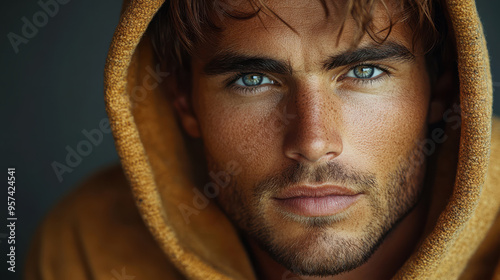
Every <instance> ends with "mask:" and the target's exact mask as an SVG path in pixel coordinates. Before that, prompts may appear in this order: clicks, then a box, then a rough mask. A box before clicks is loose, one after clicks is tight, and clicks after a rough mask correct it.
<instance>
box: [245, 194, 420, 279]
mask: <svg viewBox="0 0 500 280" xmlns="http://www.w3.org/2000/svg"><path fill="white" fill-rule="evenodd" d="M426 215H427V207H426V202H425V199H421V200H420V201H419V202H418V204H417V205H416V207H415V208H414V209H413V210H412V211H411V212H410V213H409V214H408V215H407V216H406V217H405V218H403V220H402V221H401V222H400V223H399V224H397V225H396V226H395V228H393V230H392V231H391V232H390V233H389V234H388V236H387V237H386V238H385V239H384V241H383V243H382V244H381V245H380V247H379V249H378V250H377V251H376V252H375V253H374V254H373V255H372V256H371V257H370V259H369V260H368V261H367V262H366V263H365V264H363V265H361V266H360V267H358V268H356V269H354V270H351V271H348V272H345V273H343V274H340V275H335V276H331V277H326V278H325V277H312V276H299V275H295V274H293V273H291V272H290V271H288V270H287V269H286V268H285V267H283V266H282V265H281V264H279V263H277V262H276V261H274V260H273V259H272V258H271V257H270V256H269V255H268V254H267V253H266V252H265V251H263V250H262V249H261V248H260V247H259V246H258V245H257V244H256V243H255V241H254V240H252V239H251V238H248V237H247V238H246V240H247V241H248V246H249V249H250V254H251V256H252V257H253V260H254V266H255V269H256V273H257V276H258V278H259V279H266V280H271V279H303V280H314V279H321V280H327V279H335V280H344V279H374V280H377V279H390V278H392V276H394V275H395V274H396V272H397V271H398V270H399V269H400V268H401V266H402V265H403V264H404V263H405V261H406V260H407V259H408V258H409V256H410V255H411V253H412V252H413V250H414V249H415V246H416V245H417V244H418V242H419V241H420V239H421V238H422V229H423V228H424V225H425V221H426Z"/></svg>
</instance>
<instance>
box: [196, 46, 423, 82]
mask: <svg viewBox="0 0 500 280" xmlns="http://www.w3.org/2000/svg"><path fill="white" fill-rule="evenodd" d="M383 59H392V60H402V61H412V60H414V59H415V56H414V55H413V54H412V53H411V52H410V51H409V50H408V49H407V48H406V47H405V46H403V45H401V44H398V43H394V42H389V43H385V44H383V45H369V46H367V47H363V48H360V49H356V50H354V51H346V52H344V53H341V54H337V55H333V56H330V57H329V58H327V59H326V60H325V61H323V63H322V67H323V70H331V69H334V68H337V67H341V66H345V65H350V64H356V63H361V62H364V61H374V60H383ZM203 72H204V73H205V74H206V75H222V74H227V73H236V72H267V73H274V74H282V75H286V74H288V75H291V74H292V72H293V68H292V66H291V65H290V63H289V62H288V61H284V60H279V59H273V58H268V57H261V56H253V55H246V54H239V53H235V52H232V51H226V52H224V51H223V52H221V53H219V54H217V55H215V56H214V57H212V58H211V59H210V61H209V62H208V63H207V64H205V66H204V67H203Z"/></svg>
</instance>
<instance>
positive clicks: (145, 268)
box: [26, 0, 500, 280]
mask: <svg viewBox="0 0 500 280" xmlns="http://www.w3.org/2000/svg"><path fill="white" fill-rule="evenodd" d="M162 4H163V1H152V0H150V1H147V0H139V1H130V2H127V3H125V4H124V8H123V11H122V16H121V19H120V22H119V24H118V27H117V29H116V32H115V35H114V37H113V41H112V44H111V47H110V51H109V55H108V59H107V63H106V69H105V91H106V96H105V99H106V105H107V112H108V115H109V119H110V123H111V125H112V130H113V135H114V138H115V143H116V148H117V151H118V154H119V156H120V159H121V163H122V169H123V173H122V169H121V168H114V169H110V170H107V171H105V172H103V173H101V174H99V175H97V176H95V177H93V178H92V179H90V180H88V181H87V182H86V183H84V184H83V185H82V186H81V187H79V188H78V189H77V190H76V191H75V192H73V193H72V194H71V195H69V196H67V197H66V198H65V199H64V200H63V201H62V202H61V203H59V204H58V205H57V206H56V207H55V208H54V209H52V211H51V213H50V215H48V216H47V217H46V219H45V220H44V222H43V224H42V225H41V227H40V228H39V229H38V232H37V234H36V238H35V239H34V241H33V244H32V246H31V250H30V253H29V258H28V261H27V267H26V279H28V280H35V279H44V280H49V279H113V278H115V279H120V278H119V276H120V275H130V276H136V279H184V278H187V279H255V275H254V272H253V269H252V265H251V262H250V260H249V258H248V256H247V252H246V251H245V248H244V247H243V245H242V244H241V242H240V241H239V239H238V236H237V233H236V231H235V229H234V227H233V226H232V225H231V223H230V222H229V220H228V219H227V218H226V217H225V215H224V214H223V213H222V212H221V211H220V210H219V208H218V207H217V206H216V205H215V204H214V203H209V204H208V206H207V207H205V208H204V209H202V210H200V211H199V213H198V214H195V215H192V216H191V217H190V218H191V219H190V222H189V223H186V221H185V220H184V219H183V217H182V215H181V212H180V211H179V207H180V206H181V205H183V204H185V205H192V204H193V199H194V193H193V188H194V186H195V182H194V179H193V178H194V177H195V175H196V174H195V171H193V170H195V169H196V164H197V163H196V162H194V161H192V160H190V158H189V156H188V153H187V151H188V150H189V149H191V147H188V146H187V145H186V141H184V139H183V132H182V131H181V129H180V127H179V125H178V123H177V122H176V118H175V116H174V113H173V110H172V108H171V105H170V103H169V102H168V100H167V99H166V95H165V94H163V93H162V87H161V86H160V82H161V81H162V80H163V79H165V78H166V76H167V74H166V73H161V71H157V70H156V69H157V62H156V61H155V57H154V55H153V53H152V47H151V45H150V43H149V40H147V38H146V39H144V37H143V34H144V32H145V30H146V28H147V26H148V24H149V22H150V20H151V19H152V17H153V16H154V14H155V12H156V11H157V10H158V9H159V8H160V7H161V5H162ZM446 5H447V7H446V8H447V10H448V13H449V15H450V18H451V25H452V27H453V30H455V39H456V42H457V52H458V67H459V78H460V106H461V120H462V125H461V128H460V130H459V131H454V132H453V131H450V135H451V134H453V133H456V134H457V137H459V142H458V141H457V144H459V147H458V148H459V152H458V155H456V151H455V150H454V149H453V148H452V147H450V148H448V149H446V148H444V151H443V152H442V155H440V158H439V159H438V160H437V162H438V163H439V164H438V168H437V171H436V173H437V179H436V183H435V187H434V188H433V190H434V195H433V197H434V198H435V199H434V200H433V201H432V204H431V208H430V209H431V213H430V216H429V217H431V218H429V221H428V224H427V226H426V229H428V230H427V233H428V234H427V235H426V236H425V238H424V239H423V240H422V242H421V243H420V245H419V246H418V248H417V249H416V250H415V252H414V254H413V255H412V256H411V257H410V258H409V259H408V260H407V261H406V263H405V264H404V266H403V267H402V268H401V269H400V271H399V272H398V273H397V275H396V276H395V279H403V278H405V279H406V278H407V279H499V278H500V253H499V252H500V237H499V236H500V218H499V209H500V188H499V187H498V185H499V184H500V121H498V120H494V121H492V118H491V106H492V83H491V75H490V69H489V58H488V53H487V50H486V44H485V41H484V35H483V31H482V26H481V23H480V21H479V18H478V16H477V11H476V7H475V4H474V1H471V0H462V1H451V0H450V1H447V2H446ZM155 72H156V74H155ZM155 81H156V82H155ZM144 92H145V93H146V94H142V93H144ZM452 153H455V157H457V159H458V163H457V164H456V166H454V165H455V163H454V161H450V158H452V157H450V156H449V155H447V154H452ZM450 165H453V166H450ZM455 169H456V177H450V176H444V175H443V174H448V175H449V173H450V172H451V171H450V170H455ZM453 174H454V173H453ZM450 178H451V179H450ZM446 183H448V184H449V185H450V190H451V191H452V193H451V195H449V194H446V193H439V192H440V190H441V191H442V190H443V189H446V188H445V186H442V188H441V186H440V185H439V184H446ZM453 184H454V185H453ZM451 186H453V187H451ZM432 217H434V218H432ZM495 277H496V278H495ZM124 279H127V278H124Z"/></svg>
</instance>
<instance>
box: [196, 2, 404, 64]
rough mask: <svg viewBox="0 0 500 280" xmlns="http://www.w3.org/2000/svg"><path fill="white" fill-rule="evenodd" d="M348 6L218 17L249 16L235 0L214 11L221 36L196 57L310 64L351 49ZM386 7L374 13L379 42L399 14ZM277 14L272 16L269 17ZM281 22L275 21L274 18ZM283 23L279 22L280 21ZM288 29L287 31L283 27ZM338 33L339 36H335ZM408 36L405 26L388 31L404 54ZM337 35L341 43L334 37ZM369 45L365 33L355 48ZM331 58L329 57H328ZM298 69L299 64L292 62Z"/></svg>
mask: <svg viewBox="0 0 500 280" xmlns="http://www.w3.org/2000/svg"><path fill="white" fill-rule="evenodd" d="M346 2H347V1H345V0H341V1H324V2H322V1H321V0H312V1H303V0H270V1H266V4H267V6H268V7H269V10H267V9H266V8H262V9H261V11H260V12H259V13H258V14H257V16H254V17H251V18H248V19H243V20H241V19H233V18H230V17H227V16H221V15H222V14H223V12H222V11H221V10H224V12H227V13H229V14H239V13H241V12H246V13H249V12H253V11H254V10H255V9H254V8H252V7H251V6H250V4H249V1H248V0H235V1H229V2H225V4H220V5H215V8H216V9H219V10H216V14H218V15H219V17H217V18H216V19H215V21H216V24H217V25H218V26H220V27H221V31H220V32H214V33H212V34H211V36H210V37H211V39H212V42H213V43H214V44H213V45H211V46H208V45H205V46H203V48H198V49H199V51H198V52H197V56H199V57H201V58H208V57H210V56H212V55H214V54H217V53H218V52H224V51H232V52H236V53H242V54H247V55H266V56H269V57H276V58H278V57H279V58H281V59H286V60H289V61H291V62H292V64H294V63H293V60H298V59H299V58H300V60H302V63H304V62H305V61H304V60H308V59H312V57H315V56H318V55H327V54H328V55H332V54H334V53H335V52H338V53H340V52H342V51H345V50H346V49H349V48H350V47H351V46H352V43H353V40H354V39H355V37H356V35H357V34H358V33H357V32H359V31H360V30H359V29H358V23H356V21H355V20H354V19H353V18H352V17H350V16H346V15H345V14H346V8H347V7H346V4H347V3H346ZM386 2H387V3H386V5H385V6H384V5H382V4H378V5H375V7H374V12H373V27H374V30H375V31H381V30H384V29H385V31H381V32H380V33H379V34H378V36H379V37H381V38H383V37H385V36H386V34H387V30H388V29H387V27H388V26H389V25H390V18H389V16H390V17H392V18H394V17H395V16H396V14H397V8H396V5H395V4H393V3H392V2H393V1H386ZM273 13H276V15H273ZM278 17H279V18H278ZM280 19H281V20H280ZM287 25H288V26H287ZM341 28H342V33H339V32H340V30H341ZM409 31H410V30H409V29H408V28H407V27H406V26H405V25H403V24H396V25H394V26H393V28H392V29H391V33H390V36H389V39H391V40H390V41H392V42H396V43H400V44H402V45H404V46H406V47H408V48H410V45H411V34H410V32H409ZM339 34H340V37H339V36H338V35H339ZM371 43H373V39H371V38H370V36H368V35H367V34H366V33H365V34H364V36H363V37H362V39H361V41H360V44H359V46H363V45H368V44H371ZM332 52H333V53H332ZM296 62H297V63H299V64H300V63H301V62H300V61H296Z"/></svg>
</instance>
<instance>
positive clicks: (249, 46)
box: [27, 0, 500, 279]
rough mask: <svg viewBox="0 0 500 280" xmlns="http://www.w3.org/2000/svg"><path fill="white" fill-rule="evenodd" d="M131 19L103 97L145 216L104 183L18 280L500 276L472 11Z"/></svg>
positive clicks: (43, 238)
mask: <svg viewBox="0 0 500 280" xmlns="http://www.w3.org/2000/svg"><path fill="white" fill-rule="evenodd" d="M124 7H125V8H124V11H123V14H122V20H121V21H120V24H119V26H118V28H117V32H116V34H115V37H114V40H113V43H112V46H111V49H110V55H109V58H108V64H107V68H106V80H107V84H106V92H107V97H106V101H107V106H108V114H109V116H110V121H111V123H112V128H113V133H114V136H115V141H116V146H117V150H118V153H119V155H120V157H121V161H122V166H123V169H124V171H125V172H124V173H125V176H126V178H127V179H128V182H129V184H130V187H131V189H132V193H133V198H134V200H135V203H136V204H137V208H138V209H139V213H140V215H138V214H139V213H137V212H136V211H134V209H135V205H133V200H132V196H131V195H130V194H129V193H128V192H127V190H128V187H127V186H126V185H127V183H125V182H124V181H123V179H122V175H121V174H120V172H119V171H116V170H114V171H107V172H105V173H103V174H101V175H98V176H97V178H94V179H92V180H90V181H89V182H88V183H86V184H84V186H82V187H81V188H79V189H78V190H77V191H76V192H75V193H74V194H72V196H70V197H68V198H67V199H66V200H65V201H63V202H62V203H61V204H60V205H59V206H58V208H57V209H56V210H54V211H53V213H52V214H51V215H49V217H48V218H47V220H46V221H45V223H44V224H43V225H42V227H41V229H40V233H39V235H38V238H37V239H36V240H35V243H34V245H33V249H32V252H31V255H30V259H29V262H28V273H27V278H28V279H67V278H69V277H71V278H72V279H94V278H97V279H99V278H110V277H113V276H114V277H115V278H116V277H118V276H120V277H122V278H123V277H125V276H126V277H138V278H141V279H163V278H167V279H172V278H173V279H183V278H190V279H254V278H257V279H320V278H321V279H389V278H392V277H394V278H422V279H424V278H425V279H457V278H459V277H462V278H463V279H492V278H493V277H500V268H499V267H500V266H499V260H500V254H499V253H498V252H500V239H499V238H498V236H499V234H500V222H499V221H498V218H497V217H498V213H499V208H500V190H498V188H495V185H496V183H495V182H497V183H498V182H500V181H499V180H500V178H499V176H500V175H499V172H498V171H499V169H500V167H499V164H498V159H497V158H498V156H499V155H498V153H499V152H498V151H497V150H498V149H499V148H500V144H499V143H498V141H499V140H498V133H499V132H498V130H499V129H498V126H497V125H496V124H495V123H494V124H493V138H491V139H492V142H491V143H490V137H491V129H492V128H491V126H492V125H491V124H492V121H491V80H490V75H489V72H488V71H489V69H488V57H487V52H486V49H485V46H484V42H483V40H482V31H481V28H480V24H479V21H478V19H477V14H476V12H475V8H474V5H473V3H470V2H468V1H462V2H460V3H455V2H448V3H440V2H439V1H320V0H318V1H299V0H289V1H278V0H269V1H248V0H242V1H199V2H190V1H182V0H177V1H175V0H172V1H167V2H165V3H163V5H162V3H158V2H153V1H144V2H142V1H141V2H139V1H137V2H136V1H132V2H130V3H126V4H125V6H124ZM155 14H156V16H154V18H153V15H155ZM448 17H449V18H450V21H446V18H448ZM148 26H149V27H148ZM447 34H449V35H448V36H447ZM141 38H142V40H141ZM455 41H456V43H455ZM136 44H138V46H137V47H136ZM153 50H155V52H153ZM454 61H458V69H457V67H456V66H455V65H454ZM459 78H460V83H459V82H458V81H459ZM124 186H125V187H124ZM62 209H65V210H64V214H63V213H62V212H63V210H62ZM68 209H69V210H68ZM83 211H86V212H85V213H83ZM142 221H144V224H143V223H142ZM70 222H71V223H72V224H73V226H69V224H68V223H70ZM144 225H145V226H144ZM153 237H154V239H153ZM56 241H57V242H62V243H61V244H62V245H63V247H64V248H56V247H55V244H54V242H56ZM61 260H63V261H64V262H65V264H64V265H62V266H61V267H58V268H53V267H51V266H50V263H52V262H55V261H57V262H61ZM35 265H36V266H37V269H35V268H34V266H35ZM118 272H121V274H120V275H119V274H118ZM117 275H118V276H117Z"/></svg>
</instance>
